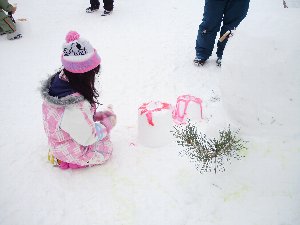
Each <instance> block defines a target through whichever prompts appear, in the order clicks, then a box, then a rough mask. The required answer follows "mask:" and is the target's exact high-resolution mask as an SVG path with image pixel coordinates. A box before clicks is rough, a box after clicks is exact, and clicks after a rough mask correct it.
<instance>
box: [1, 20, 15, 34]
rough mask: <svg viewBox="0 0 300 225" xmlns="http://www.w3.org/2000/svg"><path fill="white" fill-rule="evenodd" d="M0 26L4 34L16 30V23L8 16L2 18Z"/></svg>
mask: <svg viewBox="0 0 300 225" xmlns="http://www.w3.org/2000/svg"><path fill="white" fill-rule="evenodd" d="M0 28H1V31H2V32H3V33H4V34H9V33H13V32H15V31H16V25H15V23H14V22H13V21H12V20H11V19H10V18H9V17H8V16H7V17H5V18H3V19H1V20H0Z"/></svg>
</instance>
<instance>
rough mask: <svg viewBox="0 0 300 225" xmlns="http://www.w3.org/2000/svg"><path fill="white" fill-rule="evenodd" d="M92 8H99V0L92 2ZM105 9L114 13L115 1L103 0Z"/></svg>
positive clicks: (92, 0) (91, 0)
mask: <svg viewBox="0 0 300 225" xmlns="http://www.w3.org/2000/svg"><path fill="white" fill-rule="evenodd" d="M90 3H91V7H92V8H99V6H100V2H99V0H90ZM103 5H104V6H103V8H104V9H105V10H108V11H112V10H113V8H114V0H103Z"/></svg>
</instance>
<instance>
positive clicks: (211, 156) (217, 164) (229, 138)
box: [171, 120, 247, 173]
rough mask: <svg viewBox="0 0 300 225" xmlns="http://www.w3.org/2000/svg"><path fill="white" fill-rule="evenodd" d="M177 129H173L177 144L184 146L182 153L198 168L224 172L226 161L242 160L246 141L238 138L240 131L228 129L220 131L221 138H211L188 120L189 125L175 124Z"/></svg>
mask: <svg viewBox="0 0 300 225" xmlns="http://www.w3.org/2000/svg"><path fill="white" fill-rule="evenodd" d="M174 128H175V131H171V132H172V133H173V136H174V137H175V138H176V139H177V144H178V145H180V146H182V147H183V150H182V151H181V152H180V154H185V155H187V156H188V157H189V158H190V159H191V161H192V162H194V163H195V165H196V168H197V170H199V171H200V173H203V172H211V171H214V172H215V173H217V172H224V171H225V167H224V163H225V162H229V163H230V162H231V159H233V158H234V159H237V160H240V159H241V158H243V157H244V156H243V155H242V153H243V151H245V150H246V149H247V148H246V147H245V144H246V141H243V140H242V139H240V138H238V136H237V135H238V133H239V130H238V131H235V132H233V131H231V129H230V125H229V126H228V129H224V130H222V131H219V138H218V139H216V138H213V139H209V138H207V137H206V135H205V134H202V133H201V132H199V131H198V130H197V127H196V126H195V125H193V124H191V123H190V121H189V120H188V123H187V125H176V126H174Z"/></svg>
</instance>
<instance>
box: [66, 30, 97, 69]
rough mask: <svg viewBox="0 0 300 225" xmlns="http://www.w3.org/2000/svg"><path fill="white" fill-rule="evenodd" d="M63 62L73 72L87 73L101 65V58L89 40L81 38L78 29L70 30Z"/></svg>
mask: <svg viewBox="0 0 300 225" xmlns="http://www.w3.org/2000/svg"><path fill="white" fill-rule="evenodd" d="M61 62H62V64H63V66H64V68H65V69H66V70H68V71H70V72H72V73H85V72H88V71H90V70H92V69H94V68H96V67H97V66H98V65H100V63H101V58H100V56H99V55H98V53H97V51H96V49H94V48H93V46H92V45H91V44H90V43H89V42H88V41H87V40H85V39H83V38H80V35H79V34H78V33H77V32H76V31H70V32H69V33H68V34H67V36H66V43H64V45H63V54H62V55H61Z"/></svg>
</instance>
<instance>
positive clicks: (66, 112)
mask: <svg viewBox="0 0 300 225" xmlns="http://www.w3.org/2000/svg"><path fill="white" fill-rule="evenodd" d="M57 75H58V74H56V76H57ZM54 78H55V75H53V76H51V77H50V78H48V79H47V80H46V81H44V82H43V83H42V88H41V94H42V97H43V99H44V102H43V105H42V111H43V123H44V129H45V132H46V135H47V136H48V144H49V151H50V154H52V155H53V156H54V157H55V158H57V159H59V160H60V161H63V162H67V163H72V164H76V165H80V166H89V165H97V164H102V163H104V162H106V161H107V160H108V159H109V158H110V157H111V154H112V150H113V147H112V143H111V141H110V136H109V131H110V129H111V128H112V127H111V124H110V123H109V122H107V121H104V120H105V119H107V118H101V119H102V120H103V121H101V119H100V122H101V123H100V122H95V121H94V115H95V107H92V106H91V104H90V103H89V102H88V101H87V100H85V99H84V98H83V96H82V95H80V94H79V93H72V94H70V95H67V96H65V97H62V98H58V97H53V96H51V95H50V94H49V88H50V87H51V83H52V81H53V79H54ZM103 124H104V125H103Z"/></svg>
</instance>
